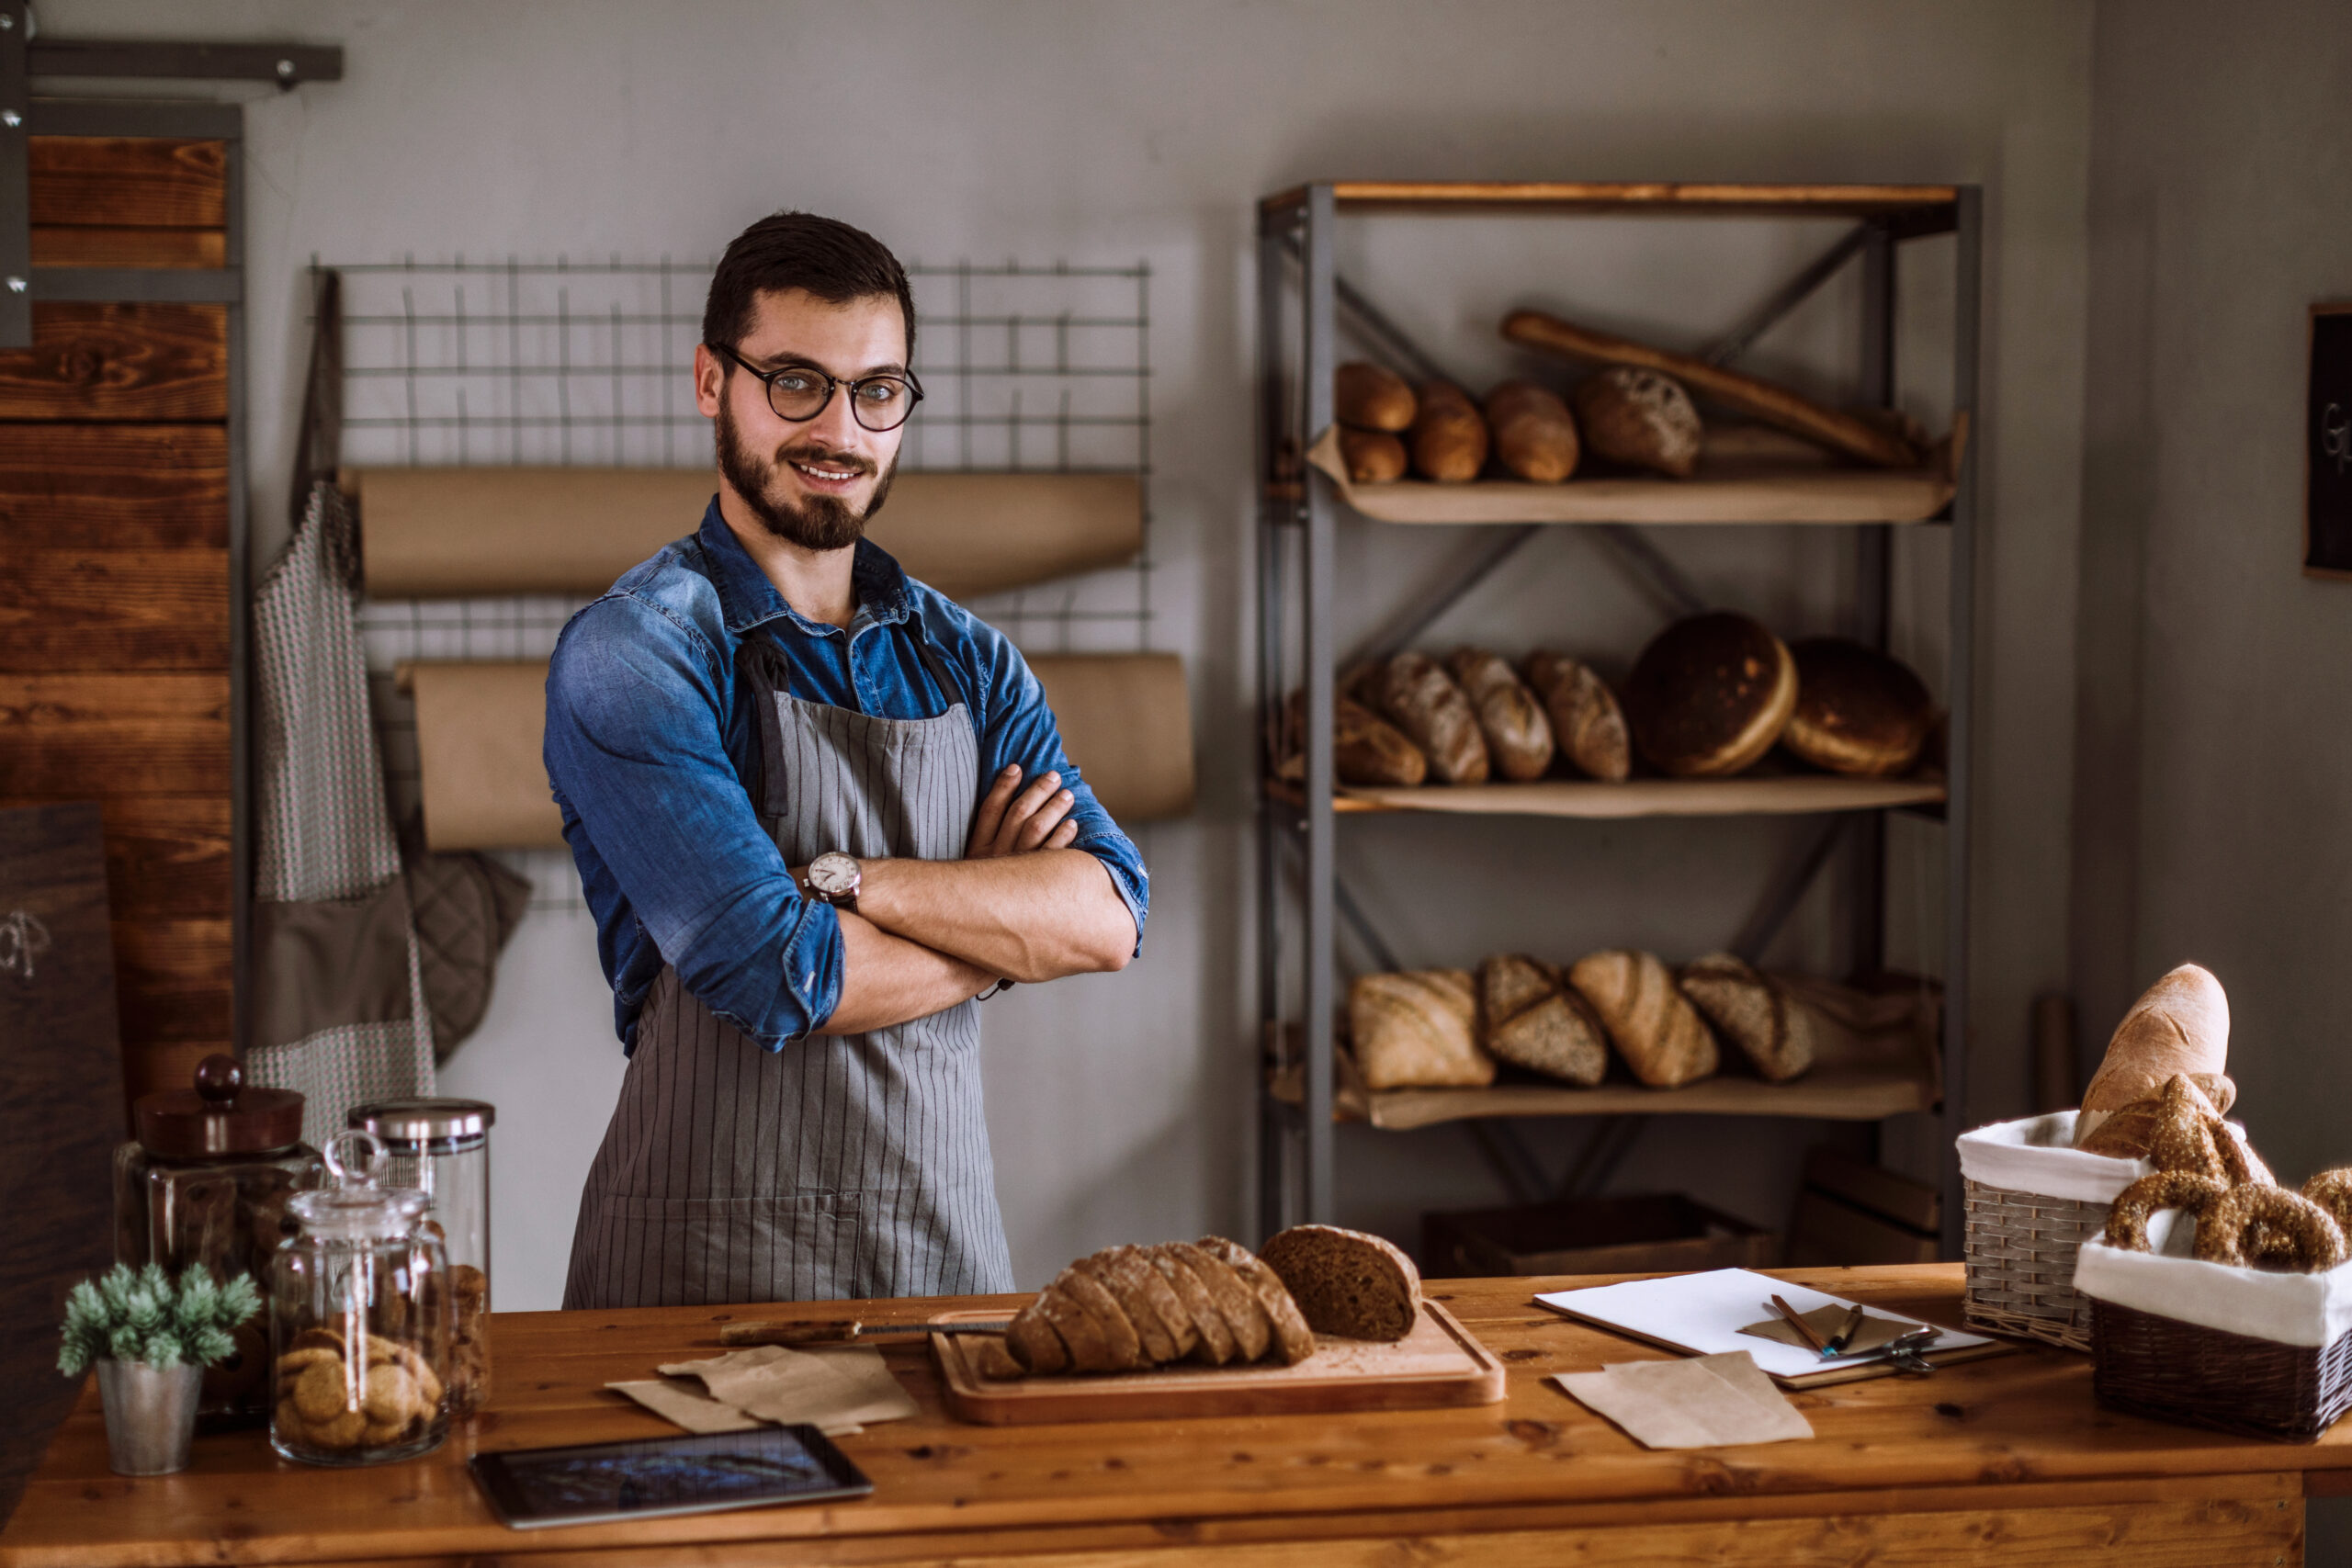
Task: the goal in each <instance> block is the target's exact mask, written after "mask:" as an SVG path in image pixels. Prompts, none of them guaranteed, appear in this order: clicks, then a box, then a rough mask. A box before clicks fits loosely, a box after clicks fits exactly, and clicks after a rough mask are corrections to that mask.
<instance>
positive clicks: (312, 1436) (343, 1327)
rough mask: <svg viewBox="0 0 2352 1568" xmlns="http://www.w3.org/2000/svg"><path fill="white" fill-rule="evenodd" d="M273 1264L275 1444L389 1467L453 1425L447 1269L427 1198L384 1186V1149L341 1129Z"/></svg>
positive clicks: (291, 1453)
mask: <svg viewBox="0 0 2352 1568" xmlns="http://www.w3.org/2000/svg"><path fill="white" fill-rule="evenodd" d="M325 1159H326V1166H327V1172H328V1175H329V1176H330V1178H331V1181H330V1183H329V1184H328V1185H327V1186H325V1187H322V1188H321V1189H319V1190H316V1191H313V1192H301V1193H297V1194H296V1195H295V1196H294V1198H293V1199H292V1200H291V1201H290V1203H289V1204H288V1207H290V1208H291V1209H292V1211H293V1213H294V1218H295V1222H296V1224H297V1225H298V1226H299V1227H300V1228H299V1229H297V1230H296V1232H295V1234H294V1235H291V1236H288V1238H287V1239H286V1240H285V1242H283V1243H282V1244H281V1245H280V1246H279V1247H278V1249H277V1257H276V1258H274V1259H272V1262H271V1269H270V1287H269V1337H270V1348H271V1351H272V1353H273V1358H274V1359H273V1363H272V1365H273V1368H274V1371H273V1375H272V1379H271V1382H272V1388H273V1391H274V1393H275V1396H276V1401H277V1403H276V1404H275V1405H273V1407H272V1408H271V1412H270V1420H269V1440H270V1444H271V1446H272V1447H274V1448H275V1449H277V1451H278V1452H279V1453H281V1454H284V1455H285V1456H286V1457H287V1458H288V1459H292V1460H300V1461H302V1462H304V1463H305V1464H343V1465H351V1464H385V1463H389V1462H390V1461H394V1460H403V1459H412V1458H414V1457H415V1456H416V1455H418V1454H422V1453H429V1452H431V1451H432V1450H435V1449H436V1448H438V1447H440V1446H441V1439H442V1438H444V1437H446V1436H447V1434H448V1430H449V1414H448V1396H447V1388H448V1378H449V1363H448V1347H449V1291H448V1286H447V1280H446V1278H445V1275H446V1274H447V1268H448V1263H447V1255H446V1253H445V1252H444V1251H443V1249H442V1247H441V1239H440V1237H439V1236H437V1235H434V1234H433V1232H432V1230H431V1228H430V1227H428V1226H427V1225H426V1224H424V1204H425V1199H424V1193H422V1192H418V1191H414V1190H410V1189H405V1188H392V1187H380V1186H379V1185H377V1181H378V1179H379V1177H380V1176H381V1175H382V1173H383V1170H384V1166H385V1156H384V1145H382V1144H381V1143H379V1141H378V1140H377V1139H376V1138H374V1137H373V1136H371V1135H370V1134H366V1133H338V1134H335V1136H334V1140H333V1142H331V1143H330V1144H329V1145H327V1151H326V1156H325Z"/></svg>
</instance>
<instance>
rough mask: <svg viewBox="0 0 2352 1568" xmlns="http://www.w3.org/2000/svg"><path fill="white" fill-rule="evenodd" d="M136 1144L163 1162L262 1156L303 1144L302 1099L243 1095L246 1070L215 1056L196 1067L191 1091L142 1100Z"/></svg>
mask: <svg viewBox="0 0 2352 1568" xmlns="http://www.w3.org/2000/svg"><path fill="white" fill-rule="evenodd" d="M135 1111H136V1114H137V1120H138V1128H139V1141H140V1143H141V1145H144V1146H145V1147H146V1149H147V1152H148V1153H150V1154H155V1155H161V1156H164V1158H166V1159H203V1158H208V1157H211V1156H229V1155H262V1154H270V1153H273V1152H275V1151H277V1150H278V1149H286V1148H291V1147H293V1146H294V1145H296V1144H299V1143H300V1142H301V1141H302V1097H301V1095H300V1094H299V1093H297V1092H296V1091H295V1090H293V1089H247V1088H246V1087H245V1070H244V1068H243V1067H242V1066H238V1064H237V1059H236V1058H235V1057H234V1056H231V1055H224V1054H222V1053H220V1052H215V1053H214V1054H213V1055H209V1056H207V1057H205V1058H204V1060H203V1061H201V1062H199V1063H198V1064H197V1067H196V1083H195V1087H193V1088H191V1089H159V1090H157V1091H156V1092H155V1093H153V1094H142V1095H141V1096H140V1097H139V1103H138V1105H137V1106H136V1107H135Z"/></svg>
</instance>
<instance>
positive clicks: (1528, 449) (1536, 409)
mask: <svg viewBox="0 0 2352 1568" xmlns="http://www.w3.org/2000/svg"><path fill="white" fill-rule="evenodd" d="M1487 428H1488V429H1489V430H1490V431H1491V432H1492V433H1493V434H1494V438H1495V456H1496V457H1499V458H1501V459H1502V465H1503V467H1504V468H1509V469H1510V471H1511V472H1512V473H1513V474H1514V475H1516V476H1518V477H1519V478H1521V479H1525V480H1527V481H1528V482H1529V483H1531V484H1542V485H1549V484H1558V483H1559V482H1560V481H1561V480H1562V479H1566V478H1567V477H1568V476H1569V475H1570V474H1573V473H1575V472H1576V471H1577V455H1578V454H1577V422H1576V419H1575V416H1573V415H1571V414H1570V413H1569V412H1568V405H1567V404H1566V403H1565V402H1562V401H1561V400H1560V397H1559V394H1558V393H1556V392H1554V391H1553V390H1552V389H1549V388H1548V387H1539V386H1537V385H1536V384H1535V383H1534V382H1532V381H1505V382H1504V383H1502V385H1500V386H1498V387H1497V388H1496V389H1494V390H1493V391H1491V392H1488V393H1487Z"/></svg>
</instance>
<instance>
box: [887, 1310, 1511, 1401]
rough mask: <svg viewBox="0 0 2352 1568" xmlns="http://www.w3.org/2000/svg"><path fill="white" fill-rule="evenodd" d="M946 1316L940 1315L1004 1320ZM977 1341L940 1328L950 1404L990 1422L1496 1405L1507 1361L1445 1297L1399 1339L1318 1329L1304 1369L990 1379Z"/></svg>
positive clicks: (936, 1344)
mask: <svg viewBox="0 0 2352 1568" xmlns="http://www.w3.org/2000/svg"><path fill="white" fill-rule="evenodd" d="M1001 1315H1002V1314H998V1313H986V1312H954V1313H943V1314H940V1315H939V1316H937V1317H935V1318H933V1319H932V1320H931V1321H933V1322H934V1323H957V1322H973V1321H983V1320H987V1319H989V1318H1000V1317H1001ZM977 1345H978V1339H977V1338H974V1337H965V1336H958V1335H948V1334H934V1335H933V1336H932V1337H931V1348H932V1354H933V1357H934V1358H935V1359H937V1361H938V1363H939V1371H940V1377H941V1381H942V1382H944V1384H945V1385H946V1392H947V1407H948V1409H949V1410H951V1411H953V1412H954V1413H955V1414H956V1415H957V1416H961V1417H962V1418H963V1419H965V1420H967V1421H973V1422H977V1423H978V1424H979V1425H981V1426H984V1427H1022V1426H1034V1425H1037V1424H1040V1423H1044V1422H1049V1421H1148V1420H1158V1419H1161V1418H1165V1417H1169V1416H1282V1415H1290V1414H1305V1413H1310V1412H1329V1411H1335V1410H1419V1409H1428V1408H1431V1407H1434V1406H1442V1405H1460V1404H1495V1403H1497V1402H1498V1401H1499V1400H1500V1399H1501V1398H1502V1396H1503V1365H1502V1363H1501V1362H1500V1361H1498V1360H1497V1359H1495V1358H1494V1357H1493V1355H1491V1354H1490V1353H1489V1352H1488V1351H1487V1348H1486V1347H1485V1346H1483V1345H1481V1344H1479V1343H1478V1341H1477V1340H1476V1339H1475V1338H1473V1337H1471V1335H1470V1331H1469V1330H1468V1329H1466V1328H1464V1327H1463V1326H1462V1325H1461V1324H1460V1323H1458V1322H1456V1321H1455V1320H1454V1316H1453V1314H1452V1313H1450V1312H1448V1311H1446V1310H1445V1308H1444V1307H1443V1306H1442V1305H1441V1304H1439V1303H1436V1302H1423V1303H1421V1315H1420V1320H1419V1322H1418V1323H1416V1324H1414V1325H1413V1332H1412V1333H1410V1334H1408V1335H1407V1336H1406V1337H1404V1338H1402V1339H1400V1340H1398V1341H1397V1342H1396V1343H1395V1344H1393V1345H1382V1344H1376V1343H1374V1342H1373V1341H1371V1340H1367V1339H1342V1338H1340V1337H1337V1336H1335V1335H1317V1337H1316V1350H1315V1354H1314V1355H1312V1356H1309V1357H1308V1358H1307V1359H1306V1360H1304V1361H1301V1362H1300V1363H1299V1364H1298V1365H1296V1366H1295V1367H1285V1366H1283V1365H1281V1364H1279V1363H1277V1362H1263V1361H1261V1362H1259V1363H1257V1364H1255V1365H1253V1366H1248V1367H1202V1366H1193V1365H1190V1364H1186V1365H1181V1366H1174V1367H1164V1368H1161V1369H1159V1370H1158V1371H1148V1372H1121V1373H1115V1374H1109V1375H1090V1376H1085V1377H1050V1378H1029V1379H1025V1380H1023V1381H1019V1382H991V1381H989V1379H987V1378H984V1377H982V1376H981V1375H980V1373H979V1370H978V1367H977V1366H976V1365H975V1364H974V1361H973V1359H972V1355H971V1353H970V1352H971V1350H972V1348H974V1347H976V1346H977Z"/></svg>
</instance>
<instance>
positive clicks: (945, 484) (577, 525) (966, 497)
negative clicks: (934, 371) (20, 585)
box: [342, 468, 1143, 599]
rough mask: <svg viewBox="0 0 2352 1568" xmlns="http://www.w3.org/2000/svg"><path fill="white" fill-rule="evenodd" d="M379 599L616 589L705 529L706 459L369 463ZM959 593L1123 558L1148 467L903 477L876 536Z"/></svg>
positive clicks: (368, 500) (1138, 544)
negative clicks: (599, 464) (537, 464)
mask: <svg viewBox="0 0 2352 1568" xmlns="http://www.w3.org/2000/svg"><path fill="white" fill-rule="evenodd" d="M342 482H343V486H344V488H345V490H348V491H351V492H352V493H353V494H354V496H355V497H356V500H357V502H358V505H359V519H360V530H361V541H362V548H363V549H364V551H365V553H366V558H367V562H366V566H367V582H368V593H369V595H370V596H371V597H374V598H378V599H457V598H466V597H472V596H481V595H490V594H509V593H563V594H583V593H601V592H604V591H605V589H607V588H609V587H611V586H612V585H613V581H614V580H615V579H616V578H617V577H619V576H620V575H621V573H623V572H625V571H627V570H628V569H629V568H631V567H633V566H635V565H637V564H638V563H639V561H642V560H644V559H645V558H647V557H649V556H650V555H652V554H653V553H654V552H655V551H656V550H658V549H660V548H661V547H662V546H664V545H666V544H668V543H669V542H670V541H672V540H673V539H676V538H679V537H682V536H684V535H687V534H691V533H693V532H694V531H695V528H696V527H697V526H699V525H700V524H701V522H702V514H703V509H704V507H705V506H707V504H708V503H709V502H710V498H711V496H712V494H713V493H714V491H716V489H717V486H716V483H715V481H714V479H713V477H712V474H711V471H710V470H709V469H707V468H358V469H349V470H346V471H345V473H344V474H343V475H342ZM868 532H869V533H870V534H871V536H872V537H873V539H874V542H875V543H876V544H878V545H880V546H881V547H883V548H884V549H886V550H888V551H889V552H890V553H891V554H892V555H894V556H896V557H897V558H899V564H900V565H902V566H904V567H905V568H906V569H907V570H908V572H909V573H910V574H911V575H912V576H914V577H917V578H920V579H922V581H925V582H928V583H930V584H931V585H932V586H933V587H934V588H936V589H938V590H939V591H940V592H943V593H944V594H946V595H947V596H948V597H950V598H952V599H964V598H969V597H972V596H974V595H977V594H982V593H995V592H1002V591H1004V590H1006V589H1012V588H1025V587H1028V586H1030V585H1031V584H1033V583H1038V582H1045V581H1051V580H1052V579H1055V578H1057V577H1068V576H1069V575H1071V574H1072V573H1075V572H1081V571H1093V570H1099V569H1101V568H1103V567H1111V566H1118V565H1121V564H1123V563H1125V562H1126V561H1129V560H1132V559H1134V558H1135V556H1136V552H1137V551H1138V550H1140V549H1141V548H1142V547H1143V487H1142V481H1141V479H1138V478H1137V476H1136V475H1134V474H1030V473H988V474H966V473H953V474H950V473H922V474H907V473H902V474H900V475H899V477H898V479H897V481H896V482H895V483H894V484H893V485H892V487H891V490H890V496H889V500H888V503H887V504H885V505H884V507H883V508H882V510H881V512H880V513H877V514H876V517H875V519H874V524H873V526H872V527H871V528H870V529H869V530H868Z"/></svg>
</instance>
